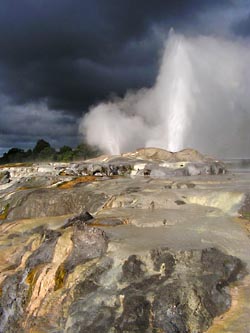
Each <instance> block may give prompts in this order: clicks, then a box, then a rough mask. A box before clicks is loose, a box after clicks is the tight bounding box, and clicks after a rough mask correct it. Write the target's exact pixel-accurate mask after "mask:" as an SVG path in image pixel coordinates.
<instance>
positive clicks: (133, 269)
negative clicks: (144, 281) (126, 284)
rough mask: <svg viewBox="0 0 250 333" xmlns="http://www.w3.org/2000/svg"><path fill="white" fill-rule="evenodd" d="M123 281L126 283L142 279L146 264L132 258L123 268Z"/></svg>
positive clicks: (133, 256)
mask: <svg viewBox="0 0 250 333" xmlns="http://www.w3.org/2000/svg"><path fill="white" fill-rule="evenodd" d="M122 273H123V275H122V279H123V280H126V281H131V280H136V279H139V278H142V277H143V276H144V274H145V264H144V263H143V262H142V261H141V260H140V259H139V258H138V257H137V256H136V255H132V256H130V257H129V258H128V259H127V260H126V261H125V262H124V264H123V266H122Z"/></svg>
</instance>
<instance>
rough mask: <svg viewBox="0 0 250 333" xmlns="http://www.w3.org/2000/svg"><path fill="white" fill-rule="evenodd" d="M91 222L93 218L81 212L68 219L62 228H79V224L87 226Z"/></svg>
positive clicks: (87, 213)
mask: <svg viewBox="0 0 250 333" xmlns="http://www.w3.org/2000/svg"><path fill="white" fill-rule="evenodd" d="M91 220H93V216H92V215H91V214H90V213H89V212H82V213H81V214H79V215H76V216H74V217H72V218H70V219H68V220H67V221H66V223H65V224H64V226H63V227H62V228H63V229H65V228H68V227H72V226H73V225H77V226H80V225H81V224H89V223H90V221H91Z"/></svg>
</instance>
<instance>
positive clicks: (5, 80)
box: [0, 0, 249, 146]
mask: <svg viewBox="0 0 250 333" xmlns="http://www.w3.org/2000/svg"><path fill="white" fill-rule="evenodd" d="M234 6H235V2H234V1H233V0H232V1H228V0H210V1H201V0H189V1H186V0H175V1H166V0H154V1H145V0H53V1H51V0H36V1H34V0H22V1H20V0H2V1H1V6H0V94H2V95H3V96H5V97H7V99H8V107H7V106H6V103H2V102H1V100H0V112H1V114H2V115H5V117H4V118H2V119H3V120H4V121H3V122H2V124H3V125H2V128H1V131H2V132H1V133H3V128H4V129H5V132H8V131H10V133H12V132H13V128H11V122H10V121H6V120H7V118H8V117H10V119H12V120H13V121H14V120H15V119H19V122H18V123H17V122H15V121H14V122H15V125H16V126H18V124H20V122H21V118H19V116H20V114H22V116H23V117H24V118H23V119H26V124H27V122H28V121H29V120H30V123H31V121H33V120H32V119H33V118H32V117H31V115H32V110H30V109H29V108H34V107H35V105H36V104H38V105H40V104H39V103H43V105H46V108H45V107H44V108H40V109H39V110H40V111H39V112H40V117H41V121H40V127H39V129H38V128H36V133H38V132H39V133H40V136H42V135H43V134H44V135H47V134H48V133H47V132H46V131H47V129H46V126H47V125H46V124H47V122H46V121H45V120H44V118H43V116H42V115H48V113H49V112H50V111H51V112H52V115H53V117H52V118H53V121H52V123H53V124H54V126H56V123H57V124H58V125H57V127H58V128H59V126H61V123H64V124H66V123H67V121H68V119H66V118H63V114H67V115H68V116H70V117H72V118H71V121H70V122H69V124H70V125H71V132H74V133H75V132H76V126H77V119H78V117H79V116H80V115H81V114H82V112H86V111H87V110H88V107H89V106H90V105H91V104H93V103H97V102H98V101H100V100H102V99H105V98H108V97H109V95H110V94H112V93H116V94H118V95H122V94H124V93H125V92H126V90H127V89H136V88H140V87H142V86H150V85H152V84H153V82H154V80H155V76H156V73H157V67H158V61H159V53H160V49H161V47H162V45H163V40H164V38H165V37H166V34H167V32H168V30H169V29H170V28H171V27H172V26H173V27H174V28H175V29H176V30H177V31H185V32H187V31H192V30H193V31H194V29H195V27H196V24H198V23H197V22H198V17H199V15H200V14H202V13H207V12H209V11H210V10H213V11H215V10H222V9H223V8H229V7H230V8H231V7H232V8H234ZM242 24H243V23H242ZM244 24H245V23H244ZM248 24H249V23H248ZM199 29H200V30H202V25H200V22H199ZM159 31H161V32H162V33H163V35H164V34H165V35H164V36H162V35H161V33H159ZM24 106H25V107H24ZM27 106H29V108H28V107H27ZM20 110H22V112H21V111H20ZM19 111H20V112H21V113H19ZM7 112H8V116H7ZM37 117H38V115H37ZM45 118H46V117H45ZM46 119H47V118H46ZM72 119H75V124H74V125H73V123H72ZM48 126H49V125H48ZM21 129H22V130H21ZM19 132H20V133H19ZM19 132H18V133H19V135H21V132H22V133H23V134H24V135H26V134H27V133H29V131H28V132H27V133H25V124H24V126H20V129H19ZM59 132H60V130H55V131H54V133H55V137H56V135H58V139H57V140H58V142H60V137H59V136H60V134H59ZM16 133H17V132H16ZM6 135H7V134H6ZM32 135H34V133H33V134H32V133H30V134H29V138H30V140H31V141H32ZM70 135H71V134H70ZM16 136H17V137H18V135H16ZM6 138H7V136H6ZM25 140H26V141H27V140H28V139H27V138H26V139H25ZM6 141H8V139H6ZM12 141H13V140H12V139H10V142H11V145H12ZM33 141H34V139H33ZM1 142H3V140H1V137H0V146H1ZM9 146H10V145H9Z"/></svg>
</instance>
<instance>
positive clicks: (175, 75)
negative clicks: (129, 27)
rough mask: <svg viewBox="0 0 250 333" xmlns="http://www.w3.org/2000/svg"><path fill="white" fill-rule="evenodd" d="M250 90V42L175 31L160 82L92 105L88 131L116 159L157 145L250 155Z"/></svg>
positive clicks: (86, 119) (83, 125)
mask: <svg viewBox="0 0 250 333" xmlns="http://www.w3.org/2000/svg"><path fill="white" fill-rule="evenodd" d="M249 86H250V45H249V41H246V40H244V41H243V40H235V39H234V40H233V39H232V40H231V39H230V40H229V39H228V40H226V39H223V38H218V37H211V36H209V37H208V36H198V37H185V36H182V35H178V34H175V33H174V32H171V33H170V34H169V38H168V40H167V43H166V47H165V52H164V54H163V58H162V64H161V66H160V71H159V74H158V77H157V79H156V82H155V85H154V86H153V87H152V88H151V89H142V90H139V91H138V92H133V93H131V92H130V93H127V94H126V96H125V97H124V98H123V99H117V100H115V101H110V102H104V103H101V104H99V105H97V106H94V107H92V108H90V111H89V113H88V114H86V115H85V116H84V117H83V119H82V121H81V125H80V130H81V132H82V133H83V134H84V135H85V137H86V139H87V141H88V143H90V144H93V145H97V146H99V147H100V148H101V149H102V150H104V151H105V152H107V153H110V154H119V153H122V152H124V151H129V150H134V149H136V148H138V147H152V146H154V147H159V148H165V149H167V150H170V151H178V150H180V149H183V148H185V147H193V148H196V149H198V150H200V151H202V152H205V153H210V154H217V155H220V156H223V157H244V156H249V153H250V149H249V144H250V131H249V126H250V93H249Z"/></svg>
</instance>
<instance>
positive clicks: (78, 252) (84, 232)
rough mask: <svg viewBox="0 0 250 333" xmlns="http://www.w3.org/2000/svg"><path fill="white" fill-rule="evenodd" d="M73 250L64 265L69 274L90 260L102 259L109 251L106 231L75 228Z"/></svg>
mask: <svg viewBox="0 0 250 333" xmlns="http://www.w3.org/2000/svg"><path fill="white" fill-rule="evenodd" d="M72 242H73V250H72V252H71V253H70V255H69V256H68V258H67V260H66V261H65V263H64V267H65V270H66V271H67V272H70V271H72V270H73V269H74V268H75V267H76V266H77V265H79V264H82V263H84V262H86V261H88V260H90V259H93V258H98V257H101V256H102V255H103V254H104V253H105V252H106V250H107V247H108V238H107V236H106V234H105V232H104V231H102V230H101V229H98V228H94V227H87V226H84V225H80V226H79V225H77V226H75V227H74V230H73V235H72Z"/></svg>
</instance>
